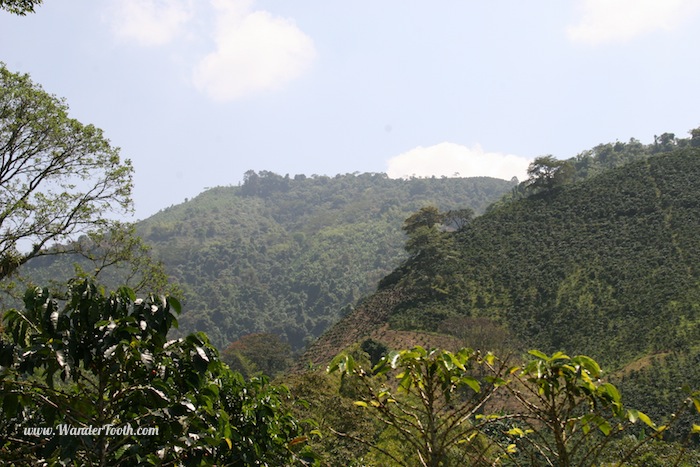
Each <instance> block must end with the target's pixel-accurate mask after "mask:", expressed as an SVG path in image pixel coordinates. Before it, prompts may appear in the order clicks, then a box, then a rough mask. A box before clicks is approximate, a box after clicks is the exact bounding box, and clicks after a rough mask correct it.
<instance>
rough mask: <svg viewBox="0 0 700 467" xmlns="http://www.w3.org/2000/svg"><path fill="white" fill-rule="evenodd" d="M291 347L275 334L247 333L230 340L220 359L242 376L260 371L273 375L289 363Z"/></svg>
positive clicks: (281, 370)
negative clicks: (232, 340)
mask: <svg viewBox="0 0 700 467" xmlns="http://www.w3.org/2000/svg"><path fill="white" fill-rule="evenodd" d="M291 355H292V349H291V347H290V346H289V344H287V343H286V342H283V341H282V340H281V339H280V338H279V337H278V336H277V335H275V334H270V333H258V334H249V335H247V336H243V337H241V338H240V339H238V340H237V341H235V342H231V343H230V344H229V345H228V346H227V347H226V348H225V349H224V350H223V351H222V352H221V359H222V360H223V361H224V362H225V363H227V364H228V365H229V366H230V367H231V368H232V369H234V370H236V371H239V372H241V373H242V374H243V375H244V376H253V375H254V374H257V373H262V374H264V375H266V376H269V377H274V376H277V375H279V374H280V373H282V372H284V371H285V370H287V368H289V366H290V364H291Z"/></svg>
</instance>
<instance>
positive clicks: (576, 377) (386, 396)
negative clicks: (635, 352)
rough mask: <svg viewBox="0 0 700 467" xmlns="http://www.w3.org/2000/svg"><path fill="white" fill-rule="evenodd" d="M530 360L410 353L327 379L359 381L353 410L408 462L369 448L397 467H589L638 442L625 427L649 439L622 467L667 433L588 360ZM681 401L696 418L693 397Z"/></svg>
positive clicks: (340, 367) (343, 358)
mask: <svg viewBox="0 0 700 467" xmlns="http://www.w3.org/2000/svg"><path fill="white" fill-rule="evenodd" d="M529 356H530V359H529V360H528V361H527V362H526V363H525V364H524V365H522V366H508V365H507V364H506V362H505V361H503V360H500V359H498V358H497V357H496V356H494V355H493V354H486V355H482V354H481V353H479V352H475V351H473V350H471V349H466V348H465V349H461V350H460V351H459V352H457V353H452V352H448V351H445V350H436V349H433V350H426V349H424V348H422V347H414V348H413V349H411V350H402V351H398V352H392V353H391V354H389V355H387V356H386V357H384V358H382V359H381V360H380V361H379V363H378V364H377V365H376V366H375V367H374V368H373V369H372V371H371V372H367V371H365V370H364V369H363V368H362V367H361V366H360V365H358V364H357V363H356V362H355V360H354V359H353V358H352V357H351V356H350V355H340V356H338V357H336V358H335V359H334V360H333V362H331V365H330V366H329V367H328V371H329V372H336V371H337V372H340V373H341V374H342V375H343V376H344V377H346V378H354V379H356V380H358V381H359V382H360V385H359V387H360V388H361V391H360V394H361V399H360V400H358V401H357V402H356V403H355V404H356V405H357V406H358V407H360V408H362V410H366V411H368V413H369V414H371V415H373V416H374V417H375V418H376V419H377V420H378V421H380V422H382V423H383V424H385V425H386V427H387V429H391V430H395V432H396V433H398V436H399V437H400V439H401V441H402V442H403V443H404V445H405V447H406V448H408V447H410V451H412V453H410V454H411V455H409V457H406V458H399V457H398V456H396V455H395V454H392V452H389V451H388V450H386V449H384V447H383V446H381V445H372V447H373V448H374V449H375V450H376V451H378V452H379V454H378V455H379V456H380V457H381V456H382V455H383V456H385V457H386V458H387V459H390V460H391V462H393V463H397V464H399V465H414V464H417V463H418V464H421V465H425V466H432V465H464V464H465V463H468V464H469V465H492V464H493V463H497V462H506V463H511V464H513V465H561V466H570V465H580V466H587V465H593V464H597V463H599V462H600V459H601V456H602V455H603V454H605V453H606V450H607V449H609V448H610V445H611V443H617V442H618V441H620V440H621V439H622V436H623V435H624V434H634V435H635V436H637V435H639V431H638V430H631V428H632V425H634V424H635V423H637V422H641V423H642V424H643V425H644V426H645V427H646V428H647V430H648V429H650V431H649V432H648V433H649V434H648V435H640V436H639V437H638V438H637V441H636V442H635V443H633V445H631V446H628V447H627V448H626V450H624V451H620V452H619V454H620V459H621V463H622V462H623V460H624V462H626V461H627V460H629V459H630V458H631V457H632V456H633V454H634V452H635V451H637V450H638V449H639V448H640V446H642V445H644V444H646V443H647V442H649V441H651V440H652V439H655V438H658V437H659V436H660V434H661V433H663V432H664V431H665V430H666V429H667V426H657V424H656V423H654V422H653V421H652V420H651V419H650V418H649V417H648V416H647V415H646V414H644V413H643V412H641V411H639V410H635V409H632V408H627V407H625V406H624V405H623V403H622V397H621V395H620V392H619V391H618V389H617V387H616V386H615V385H613V384H611V383H609V382H606V381H603V380H602V376H603V372H602V370H601V368H600V366H599V365H598V363H597V362H596V361H595V360H594V359H592V358H590V357H587V356H585V355H578V356H575V357H570V356H568V355H566V354H564V353H562V352H557V353H554V354H553V355H547V354H545V353H543V352H540V351H537V350H532V351H530V352H529ZM689 401H692V403H693V405H692V406H694V407H695V408H696V409H697V410H698V411H699V412H700V395H698V394H695V395H691V397H690V398H689ZM693 430H694V431H696V432H700V426H698V425H694V427H693ZM368 444H369V443H368ZM679 459H680V457H679Z"/></svg>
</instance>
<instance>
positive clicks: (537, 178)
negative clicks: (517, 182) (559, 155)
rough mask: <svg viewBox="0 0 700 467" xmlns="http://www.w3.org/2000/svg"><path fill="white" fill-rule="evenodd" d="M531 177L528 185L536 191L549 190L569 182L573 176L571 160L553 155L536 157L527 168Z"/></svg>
mask: <svg viewBox="0 0 700 467" xmlns="http://www.w3.org/2000/svg"><path fill="white" fill-rule="evenodd" d="M527 174H528V176H529V177H530V178H529V179H528V180H527V182H526V183H527V186H528V188H530V189H531V190H535V191H540V190H542V191H547V190H551V189H552V188H555V187H558V186H562V185H564V184H565V183H567V182H569V181H570V179H571V177H572V176H573V166H572V165H571V163H570V162H569V161H565V160H559V159H556V158H554V157H553V156H542V157H538V158H536V159H535V160H534V161H533V162H532V163H531V164H530V167H528V169H527Z"/></svg>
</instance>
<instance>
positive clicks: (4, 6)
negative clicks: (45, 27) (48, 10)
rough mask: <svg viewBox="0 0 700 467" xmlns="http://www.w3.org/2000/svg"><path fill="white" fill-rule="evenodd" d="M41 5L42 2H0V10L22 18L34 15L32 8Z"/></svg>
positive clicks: (7, 0)
mask: <svg viewBox="0 0 700 467" xmlns="http://www.w3.org/2000/svg"><path fill="white" fill-rule="evenodd" d="M42 3H43V0H0V10H5V11H8V12H10V13H13V14H15V15H20V16H24V15H26V14H27V13H34V8H35V7H36V6H38V5H41V4H42Z"/></svg>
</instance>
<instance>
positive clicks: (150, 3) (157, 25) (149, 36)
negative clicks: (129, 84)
mask: <svg viewBox="0 0 700 467" xmlns="http://www.w3.org/2000/svg"><path fill="white" fill-rule="evenodd" d="M192 14H193V11H192V5H191V0H116V1H115V2H113V4H112V7H111V8H110V12H109V18H108V20H107V21H108V22H109V23H110V26H111V28H112V32H113V33H114V34H115V35H116V36H117V37H118V38H119V39H122V40H124V41H128V42H135V43H136V44H138V45H143V46H159V45H165V44H167V43H169V42H171V41H172V40H173V39H174V38H175V37H177V36H178V35H179V34H180V33H181V32H182V30H183V27H184V26H185V24H186V23H187V22H188V21H189V20H190V19H191V18H192Z"/></svg>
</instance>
